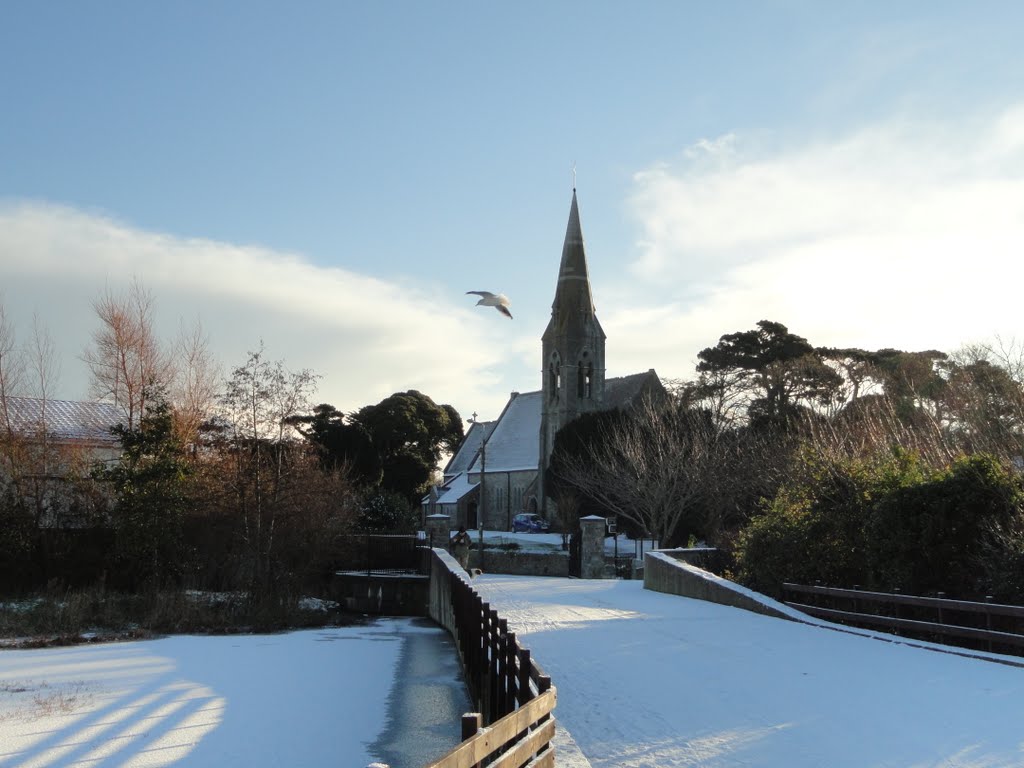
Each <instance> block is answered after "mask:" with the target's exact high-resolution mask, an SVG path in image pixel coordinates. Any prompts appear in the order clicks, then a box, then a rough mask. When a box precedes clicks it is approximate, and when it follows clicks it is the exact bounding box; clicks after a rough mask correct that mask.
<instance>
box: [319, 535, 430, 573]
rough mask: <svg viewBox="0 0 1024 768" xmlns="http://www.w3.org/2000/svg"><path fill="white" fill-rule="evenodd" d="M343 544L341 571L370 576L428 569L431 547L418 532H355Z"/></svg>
mask: <svg viewBox="0 0 1024 768" xmlns="http://www.w3.org/2000/svg"><path fill="white" fill-rule="evenodd" d="M339 545H340V546H339V549H340V558H339V567H338V568H337V570H338V571H342V572H348V573H365V574H366V575H367V576H383V575H391V574H412V573H426V572H427V570H426V564H427V561H426V558H427V557H428V556H429V551H430V550H429V549H428V548H427V547H426V541H425V540H424V539H422V538H420V537H419V536H417V535H415V534H409V535H392V534H380V533H364V534H355V535H350V536H343V537H341V540H340V541H339Z"/></svg>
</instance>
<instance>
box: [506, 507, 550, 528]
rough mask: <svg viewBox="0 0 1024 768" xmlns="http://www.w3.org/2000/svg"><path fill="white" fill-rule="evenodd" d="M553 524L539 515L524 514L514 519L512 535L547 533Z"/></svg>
mask: <svg viewBox="0 0 1024 768" xmlns="http://www.w3.org/2000/svg"><path fill="white" fill-rule="evenodd" d="M550 530H551V523H549V522H548V521H547V520H545V519H544V518H543V517H541V516H540V515H538V514H534V513H530V512H523V513H521V514H518V515H516V516H515V517H513V518H512V533H547V532H548V531H550Z"/></svg>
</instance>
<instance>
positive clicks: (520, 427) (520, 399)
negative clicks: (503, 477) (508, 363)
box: [469, 391, 541, 472]
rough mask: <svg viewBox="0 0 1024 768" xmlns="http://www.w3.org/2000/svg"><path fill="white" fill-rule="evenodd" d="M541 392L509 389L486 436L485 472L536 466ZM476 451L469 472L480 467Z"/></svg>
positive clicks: (524, 468) (509, 470) (538, 449)
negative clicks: (505, 399)
mask: <svg viewBox="0 0 1024 768" xmlns="http://www.w3.org/2000/svg"><path fill="white" fill-rule="evenodd" d="M540 415H541V392H539V391H537V392H524V393H522V394H517V393H512V398H511V399H510V400H509V401H508V404H507V405H506V406H505V410H503V411H502V412H501V416H499V417H498V423H497V425H496V426H495V427H494V430H493V431H492V432H491V434H490V436H489V437H488V438H487V447H486V452H485V453H486V457H485V458H486V464H487V466H486V467H484V469H485V470H486V471H487V472H518V471H521V470H527V469H534V470H535V469H537V464H538V462H539V461H540ZM481 463H482V462H481V456H480V454H479V452H478V453H477V454H476V457H475V458H474V460H473V464H472V465H471V466H470V469H469V471H470V472H479V471H480V470H481Z"/></svg>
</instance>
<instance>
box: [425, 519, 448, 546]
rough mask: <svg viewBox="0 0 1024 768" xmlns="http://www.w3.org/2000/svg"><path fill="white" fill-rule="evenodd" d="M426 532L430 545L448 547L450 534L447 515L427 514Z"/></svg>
mask: <svg viewBox="0 0 1024 768" xmlns="http://www.w3.org/2000/svg"><path fill="white" fill-rule="evenodd" d="M426 534H427V542H428V543H429V544H430V546H432V547H438V548H440V549H448V539H449V537H450V536H451V520H450V519H449V517H448V515H442V514H440V513H438V514H436V515H427V524H426Z"/></svg>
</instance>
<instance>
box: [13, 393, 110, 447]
mask: <svg viewBox="0 0 1024 768" xmlns="http://www.w3.org/2000/svg"><path fill="white" fill-rule="evenodd" d="M6 403H7V414H8V416H9V417H10V420H11V428H12V429H13V430H14V431H15V432H19V433H22V434H30V433H32V432H35V431H37V430H38V429H39V426H40V422H42V421H43V414H44V413H45V416H46V418H45V421H46V431H47V433H48V434H49V435H50V436H51V437H54V438H57V439H59V440H80V441H86V442H99V443H111V444H116V443H117V442H118V441H117V438H116V437H114V436H113V435H111V434H110V428H111V427H113V426H115V425H117V424H118V423H120V422H122V421H124V419H123V418H122V417H121V413H120V411H119V410H118V408H117V407H116V406H114V405H111V404H110V403H96V402H82V401H75V400H43V399H41V398H37V397H8V398H6ZM44 405H45V409H44ZM0 407H2V405H0Z"/></svg>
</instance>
